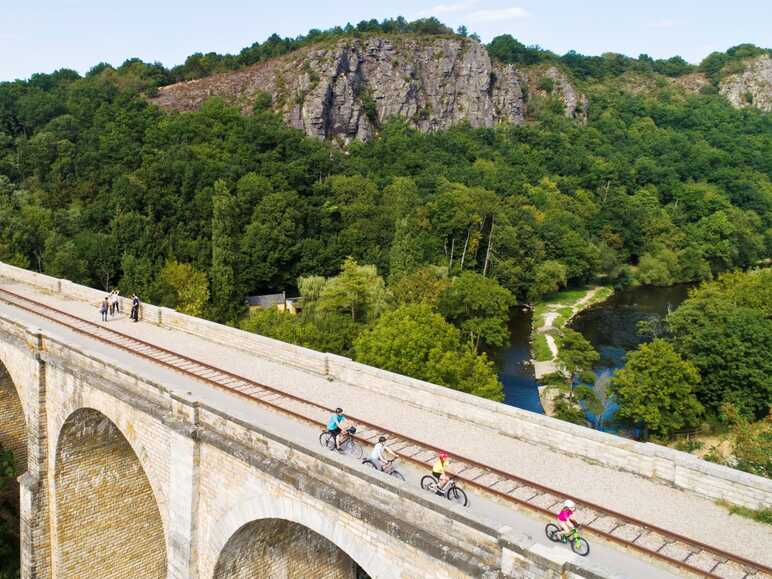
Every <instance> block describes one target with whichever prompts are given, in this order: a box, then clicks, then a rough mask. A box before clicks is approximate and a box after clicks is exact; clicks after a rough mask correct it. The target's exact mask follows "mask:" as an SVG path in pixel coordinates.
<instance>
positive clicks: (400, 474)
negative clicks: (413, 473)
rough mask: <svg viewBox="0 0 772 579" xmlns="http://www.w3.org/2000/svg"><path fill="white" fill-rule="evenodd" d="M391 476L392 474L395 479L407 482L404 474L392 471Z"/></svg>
mask: <svg viewBox="0 0 772 579" xmlns="http://www.w3.org/2000/svg"><path fill="white" fill-rule="evenodd" d="M389 474H390V475H391V476H393V477H394V478H396V479H399V480H401V481H402V482H405V475H403V474H402V473H401V472H399V471H398V470H393V471H391V472H390V473H389Z"/></svg>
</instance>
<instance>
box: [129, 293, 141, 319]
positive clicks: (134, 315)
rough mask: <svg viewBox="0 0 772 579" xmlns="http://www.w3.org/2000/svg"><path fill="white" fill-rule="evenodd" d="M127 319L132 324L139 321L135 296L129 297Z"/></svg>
mask: <svg viewBox="0 0 772 579" xmlns="http://www.w3.org/2000/svg"><path fill="white" fill-rule="evenodd" d="M129 317H130V318H131V320H132V321H133V322H138V321H139V298H138V297H137V294H132V296H131V315H130V316H129Z"/></svg>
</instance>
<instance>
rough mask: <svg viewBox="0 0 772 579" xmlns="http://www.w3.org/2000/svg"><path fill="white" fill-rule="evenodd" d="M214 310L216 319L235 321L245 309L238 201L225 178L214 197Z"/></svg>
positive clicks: (220, 182)
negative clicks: (239, 276)
mask: <svg viewBox="0 0 772 579" xmlns="http://www.w3.org/2000/svg"><path fill="white" fill-rule="evenodd" d="M212 202H213V211H212V269H211V274H210V277H211V285H212V310H213V313H214V316H215V319H217V320H220V321H225V322H230V321H235V320H236V319H237V316H238V313H239V312H240V311H241V310H242V309H243V305H242V303H241V301H242V294H241V291H240V289H239V286H238V278H237V276H238V267H239V252H238V246H237V240H238V233H239V231H238V213H239V209H238V206H237V204H236V200H235V198H234V197H233V195H232V194H231V192H230V191H229V189H228V186H227V185H226V184H225V182H224V181H221V180H220V181H217V183H215V192H214V197H213V198H212Z"/></svg>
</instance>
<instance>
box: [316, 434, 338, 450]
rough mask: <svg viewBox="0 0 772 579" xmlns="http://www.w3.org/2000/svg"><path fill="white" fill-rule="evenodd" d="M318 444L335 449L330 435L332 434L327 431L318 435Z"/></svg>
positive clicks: (333, 440)
mask: <svg viewBox="0 0 772 579" xmlns="http://www.w3.org/2000/svg"><path fill="white" fill-rule="evenodd" d="M319 444H321V445H322V448H326V449H328V450H335V439H334V438H333V437H332V434H330V433H329V432H322V433H321V434H320V435H319Z"/></svg>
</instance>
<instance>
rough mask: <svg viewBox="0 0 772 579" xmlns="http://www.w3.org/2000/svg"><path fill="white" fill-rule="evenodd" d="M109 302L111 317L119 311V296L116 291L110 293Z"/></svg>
mask: <svg viewBox="0 0 772 579" xmlns="http://www.w3.org/2000/svg"><path fill="white" fill-rule="evenodd" d="M109 302H110V316H114V315H115V312H116V311H117V310H118V295H117V294H116V293H115V290H113V291H111V292H110V296H109Z"/></svg>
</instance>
